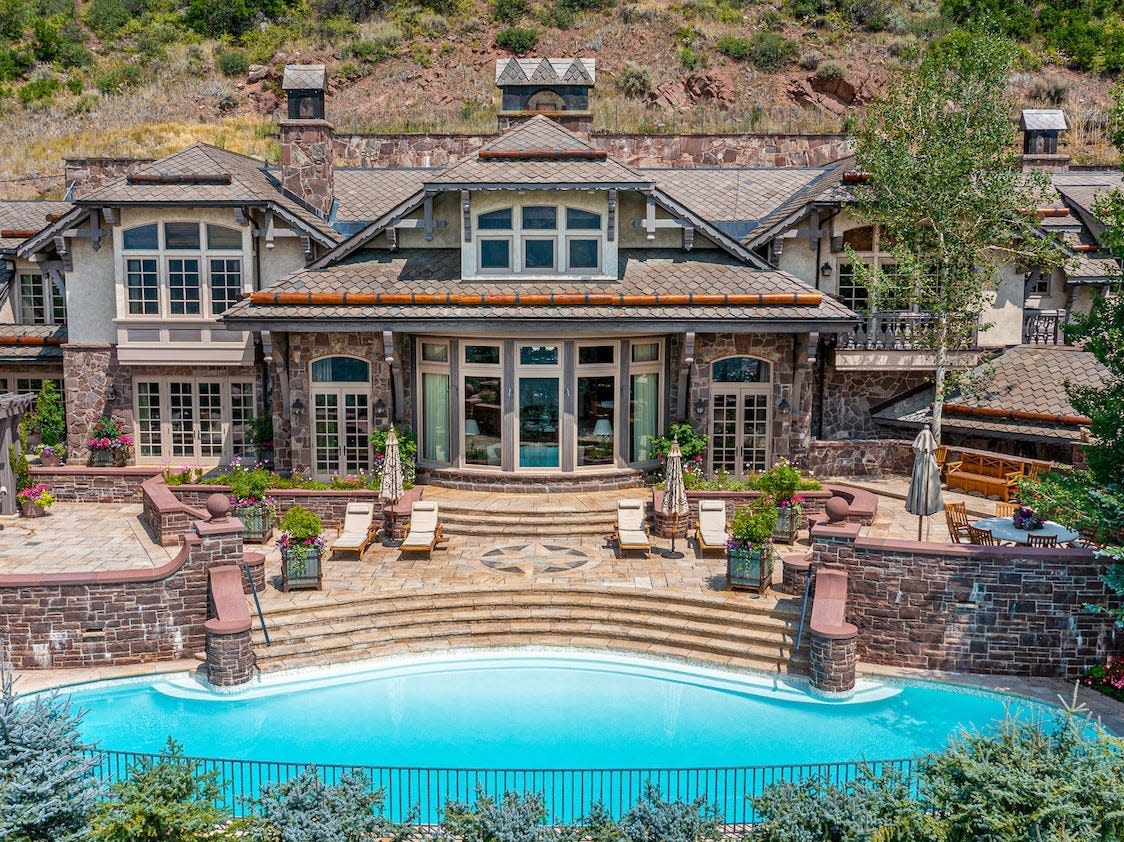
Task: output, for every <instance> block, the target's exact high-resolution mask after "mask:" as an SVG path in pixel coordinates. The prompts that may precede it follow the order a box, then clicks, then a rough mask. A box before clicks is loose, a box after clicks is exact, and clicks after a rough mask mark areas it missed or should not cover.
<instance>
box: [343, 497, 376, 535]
mask: <svg viewBox="0 0 1124 842" xmlns="http://www.w3.org/2000/svg"><path fill="white" fill-rule="evenodd" d="M374 519H375V504H374V503H348V504H347V510H346V511H345V512H344V516H343V529H341V530H340V531H341V532H343V533H350V534H358V533H360V532H364V533H365V532H366V531H367V530H368V529H370V527H371V521H373V520H374Z"/></svg>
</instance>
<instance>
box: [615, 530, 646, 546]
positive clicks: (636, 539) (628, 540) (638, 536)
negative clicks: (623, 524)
mask: <svg viewBox="0 0 1124 842" xmlns="http://www.w3.org/2000/svg"><path fill="white" fill-rule="evenodd" d="M618 534H619V536H620V543H621V544H622V545H624V546H629V547H648V546H651V541H649V540H648V535H647V534H646V533H645V532H644V530H642V529H621V530H620V531H619V533H618Z"/></svg>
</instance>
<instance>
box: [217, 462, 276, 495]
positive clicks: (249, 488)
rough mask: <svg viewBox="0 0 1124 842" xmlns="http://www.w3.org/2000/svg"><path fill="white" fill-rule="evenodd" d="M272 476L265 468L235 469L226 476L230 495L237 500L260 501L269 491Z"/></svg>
mask: <svg viewBox="0 0 1124 842" xmlns="http://www.w3.org/2000/svg"><path fill="white" fill-rule="evenodd" d="M272 480H273V476H272V475H271V474H270V472H269V471H267V470H266V469H265V468H254V469H253V470H252V471H247V470H246V469H245V468H235V469H234V470H233V471H231V473H230V474H228V475H227V477H226V481H227V484H228V485H229V486H230V495H231V496H232V497H235V498H237V499H239V500H261V499H263V498H264V497H265V492H266V491H267V490H268V489H269V487H270V484H271V482H272Z"/></svg>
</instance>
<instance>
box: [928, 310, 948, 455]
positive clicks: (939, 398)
mask: <svg viewBox="0 0 1124 842" xmlns="http://www.w3.org/2000/svg"><path fill="white" fill-rule="evenodd" d="M937 323H938V325H939V327H938V328H937V364H936V371H935V372H934V374H933V382H934V386H935V387H936V392H935V393H934V394H933V420H932V422H931V428H932V432H933V439H934V440H935V441H936V443H937V445H940V443H941V415H942V414H943V410H944V378H945V372H946V370H947V369H948V317H947V316H944V315H942V316H941V317H940V318H939V320H938V322H937Z"/></svg>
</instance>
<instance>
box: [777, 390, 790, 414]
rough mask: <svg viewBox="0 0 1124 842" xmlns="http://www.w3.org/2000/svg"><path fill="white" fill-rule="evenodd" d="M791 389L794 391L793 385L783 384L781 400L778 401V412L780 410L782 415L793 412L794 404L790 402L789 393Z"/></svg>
mask: <svg viewBox="0 0 1124 842" xmlns="http://www.w3.org/2000/svg"><path fill="white" fill-rule="evenodd" d="M791 391H792V387H791V386H787V385H783V386H781V399H780V400H779V401H777V412H779V413H780V414H781V415H791V414H792V404H791V403H789V400H788V396H789V393H790V392H791Z"/></svg>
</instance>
